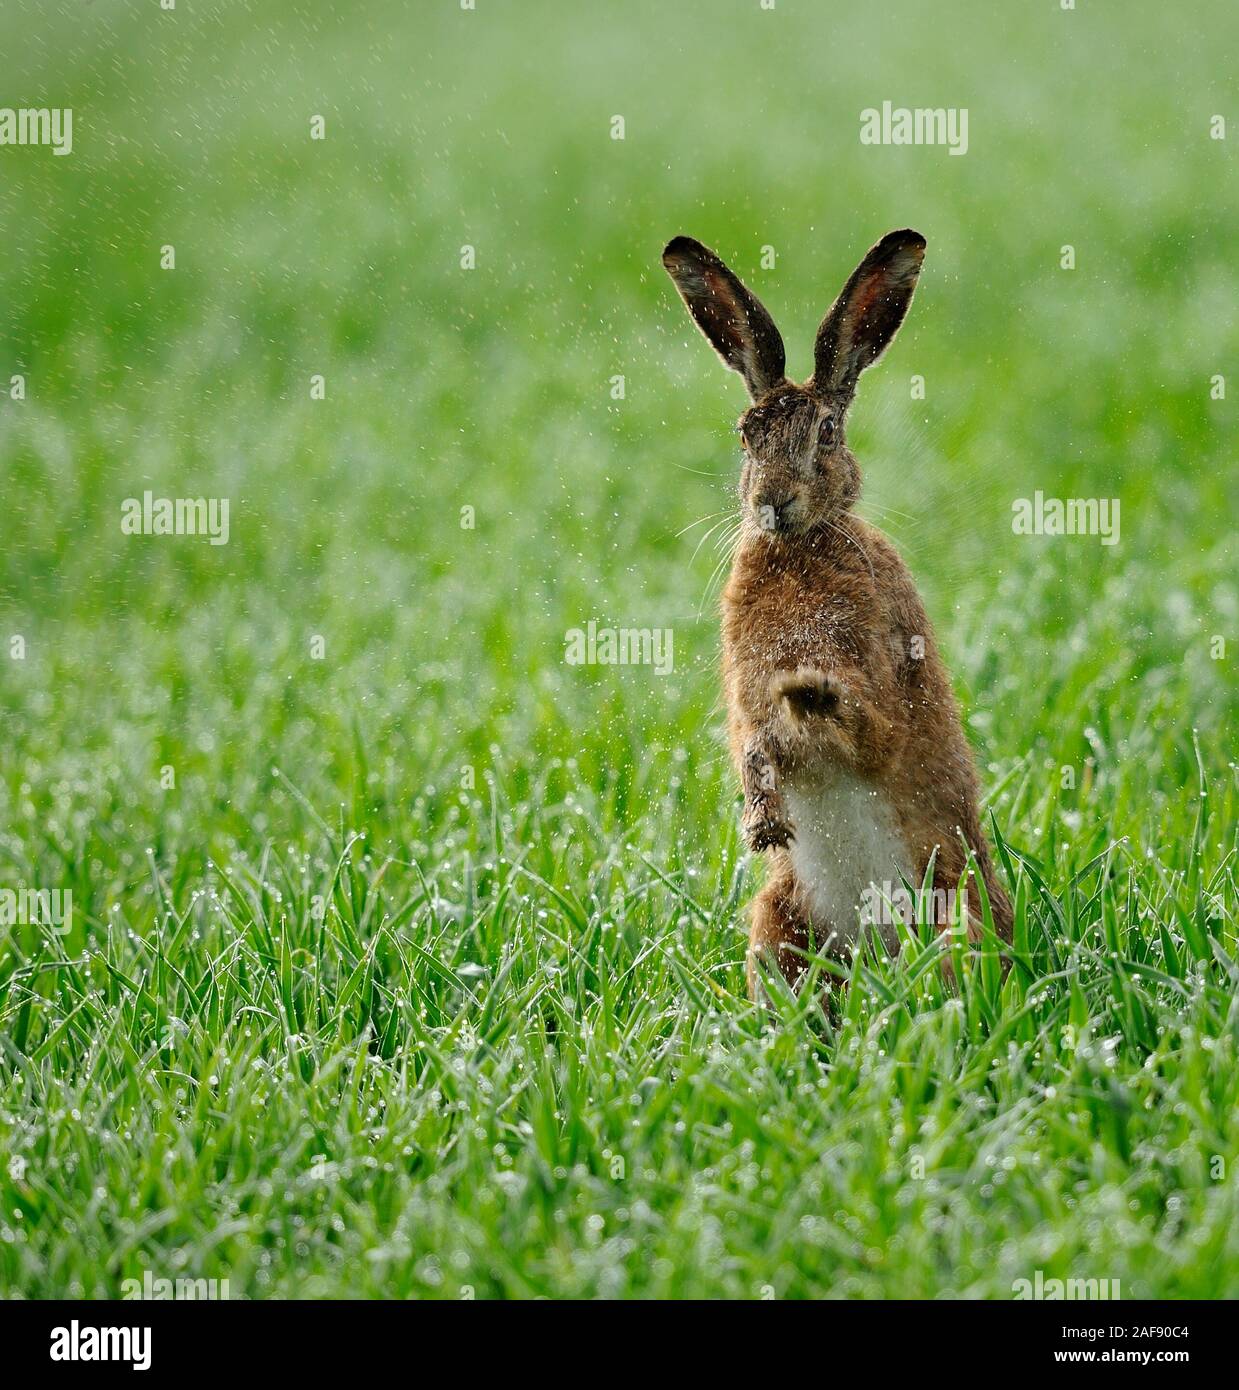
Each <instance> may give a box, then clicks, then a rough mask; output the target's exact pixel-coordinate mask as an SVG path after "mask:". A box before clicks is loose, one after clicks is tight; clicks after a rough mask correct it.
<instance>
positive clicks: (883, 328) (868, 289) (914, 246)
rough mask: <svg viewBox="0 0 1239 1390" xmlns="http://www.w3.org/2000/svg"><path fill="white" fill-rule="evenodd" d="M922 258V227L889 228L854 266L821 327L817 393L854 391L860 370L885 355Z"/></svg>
mask: <svg viewBox="0 0 1239 1390" xmlns="http://www.w3.org/2000/svg"><path fill="white" fill-rule="evenodd" d="M924 258H925V238H924V237H923V236H921V234H920V233H919V232H913V231H908V230H904V231H901V232H888V233H887V234H886V235H885V236H884V237H883V238H882V240H881V241H879V242H878V244H877V245H876V246H875V247H874V248H873V249H872V250H871V251H870V252H869V254H868V255H867V256H866V257H865V259H864V260H863V261H861V263H860V264H859V265H858V266H857V267H856V269H855V270H854V271H853V272H852V276H851V278H850V279H849V280H848V282H847V284H846V285H844V287H843V289H842V291H841V292H840V294H839V298H838V299H836V300H835V302H834V305H833V306H832V308H831V310H830V312H829V313H828V314H827V315H826V317H825V318H824V319H823V320H822V326H821V327H820V328H819V329H818V330H817V342H816V343H815V344H814V347H813V389H814V391H815V392H816V393H817V394H818V395H823V396H824V395H834V394H837V393H842V394H845V395H850V394H851V393H852V392H853V391H854V390H855V389H856V379H857V377H859V376H860V374H861V372H863V371H864V370H865V368H866V367H868V366H869V365H870V364H871V363H873V362H876V361H877V360H878V358H879V357H881V355H882V352H883V350H884V349H885V347H886V345H887V343H889V342H890V340H891V339H892V338H893V337H894V336H895V333H896V330H897V329H898V328H899V325H900V324H901V323H902V322H903V316H904V315H905V314H906V313H907V312H908V305H909V304H911V302H912V291H913V290H914V289H916V277H917V276H918V275H919V274H920V273H921V262H922V260H924Z"/></svg>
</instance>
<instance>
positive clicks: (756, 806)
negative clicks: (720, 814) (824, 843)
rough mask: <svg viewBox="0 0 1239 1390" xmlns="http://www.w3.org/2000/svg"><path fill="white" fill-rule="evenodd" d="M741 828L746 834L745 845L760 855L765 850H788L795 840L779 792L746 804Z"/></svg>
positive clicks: (767, 793) (769, 793)
mask: <svg viewBox="0 0 1239 1390" xmlns="http://www.w3.org/2000/svg"><path fill="white" fill-rule="evenodd" d="M740 828H741V829H742V830H743V832H744V842H745V844H747V845H748V847H749V849H751V850H752V851H753V853H754V854H760V853H761V851H762V850H764V849H786V848H787V846H788V844H790V842H791V841H792V840H793V839H794V838H795V832H794V831H793V830H792V827H791V825H790V824H788V821H787V818H786V814H785V812H784V810H783V799H782V797H780V796H779V795H778V793H777V792H766V793H765V794H764V795H763V796H761V797H759V798H757V799H755V800H753V801H750V802H746V803H745V807H744V818H743V820H742V821H741V823H740Z"/></svg>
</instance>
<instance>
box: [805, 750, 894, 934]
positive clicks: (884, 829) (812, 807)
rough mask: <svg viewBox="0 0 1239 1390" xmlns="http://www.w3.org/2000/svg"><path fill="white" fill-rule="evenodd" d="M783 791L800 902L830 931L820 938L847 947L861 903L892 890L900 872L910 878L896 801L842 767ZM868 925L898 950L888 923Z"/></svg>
mask: <svg viewBox="0 0 1239 1390" xmlns="http://www.w3.org/2000/svg"><path fill="white" fill-rule="evenodd" d="M784 798H785V800H786V803H787V810H788V818H789V819H790V821H791V823H792V828H793V829H794V831H795V836H796V838H795V839H794V840H793V841H792V843H791V845H790V847H789V850H790V854H791V860H792V867H793V869H794V870H795V873H796V879H797V881H798V883H799V884H800V888H801V892H802V893H803V895H804V900H805V904H806V906H807V907H808V909H809V913H810V916H811V917H812V920H813V924H814V926H815V927H817V928H819V929H820V930H822V931H825V932H830V933H833V939H831V940H829V943H827V942H826V941H823V942H821V943H820V945H821V946H822V947H824V948H826V949H833V950H839V949H841V948H846V947H850V946H852V945H853V944H854V943H855V941H856V938H857V936H858V934H859V932H860V929H861V928H860V922H861V911H862V908H863V907H864V906H865V905H866V903H870V904H872V903H873V902H875V901H878V900H879V896H880V895H882V894H884V895H885V896H886V897H887V898H889V897H890V895H891V894H892V893H894V892H897V891H898V889H899V888H900V887H901V883H902V880H901V878H900V875H901V874H903V875H904V876H905V877H906V878H908V879H909V881H910V882H911V883H912V884H913V885H914V886H915V884H916V882H917V880H916V879H915V878H914V877H913V867H912V857H911V855H910V854H909V853H908V848H907V845H906V843H905V842H904V839H903V836H902V835H901V834H900V831H899V821H898V818H897V816H896V815H895V808H894V806H893V805H892V804H891V802H890V799H889V798H888V797H887V796H886V795H885V793H884V792H882V791H880V790H879V789H878V788H877V787H875V786H874V785H873V783H872V782H867V781H865V780H864V779H863V778H860V777H857V776H856V775H855V774H853V773H851V772H846V771H844V770H843V769H839V770H838V771H837V772H835V773H833V774H832V775H831V777H830V779H829V780H828V781H827V782H826V783H825V784H823V785H821V786H815V787H814V788H813V789H812V790H808V789H796V788H792V787H786V788H784ZM870 915H871V916H872V915H873V914H870ZM877 915H878V916H879V917H883V916H890V915H892V914H889V913H879V914H877ZM875 929H876V930H878V931H879V932H880V934H881V937H882V940H883V941H885V942H886V944H887V946H888V947H889V948H890V949H891V950H897V949H898V946H899V937H898V934H897V932H896V931H895V928H894V927H893V926H891V925H879V926H877V927H876V928H875Z"/></svg>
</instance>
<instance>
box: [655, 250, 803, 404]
mask: <svg viewBox="0 0 1239 1390" xmlns="http://www.w3.org/2000/svg"><path fill="white" fill-rule="evenodd" d="M663 265H664V266H665V267H666V270H667V274H668V275H670V276H671V278H672V280H674V281H675V287H676V289H677V290H679V292H680V298H681V299H682V300H683V301H684V303H685V304H687V305H688V312H689V313H690V314H692V316H693V321H694V322H695V323H696V325H697V327H698V328H700V329H701V331H702V333H704V334H705V336H706V340H707V341H708V342H709V344H710V346H711V347H712V348H713V349H714V351H715V352H717V353H718V355H719V356H720V357H721V358H722V359H723V361H724V362H725V363H726V365H727V366H729V367H730V368H731V369H732V371H733V372H739V373H740V375H741V376H742V377H743V378H744V384H745V385H746V386H747V387H748V388H749V395H750V396H752V398H753V399H754V400H755V401H757V400H760V399H761V398H762V396H764V395H765V394H766V392H767V391H769V390H770V388H771V387H772V386H778V385H779V383H780V382H781V381H782V380H783V367H784V365H785V356H784V352H783V339H782V337H781V336H780V334H779V330H778V329H777V328H776V327H775V326H774V320H773V319H772V318H771V317H770V314H769V311H768V310H767V309H766V306H765V305H764V304H763V303H762V302H761V300H760V299H758V297H757V296H756V295H755V294H754V293H753V292H752V290H750V289H748V288H747V287H746V286H745V285H744V284H743V283H742V282H741V280H740V277H739V276H738V275H736V274H735V273H734V272H733V271H732V270H731V269H729V267H728V266H727V265H725V264H724V262H723V261H722V260H721V259H720V258H719V257H718V256H716V255H715V254H714V252H713V251H711V250H710V249H709V247H706V246H702V244H701V242H699V241H694V240H693V238H692V237H690V236H678V237H676V238H675V239H674V240H672V241H669V242H668V243H667V245H666V246H665V247H664V248H663Z"/></svg>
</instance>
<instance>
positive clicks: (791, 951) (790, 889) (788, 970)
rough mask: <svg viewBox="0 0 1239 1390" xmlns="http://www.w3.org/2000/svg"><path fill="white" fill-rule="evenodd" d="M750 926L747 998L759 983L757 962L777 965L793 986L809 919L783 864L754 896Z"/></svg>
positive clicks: (799, 970) (802, 960)
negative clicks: (751, 923) (797, 899)
mask: <svg viewBox="0 0 1239 1390" xmlns="http://www.w3.org/2000/svg"><path fill="white" fill-rule="evenodd" d="M752 913H753V926H752V930H751V931H750V933H749V951H748V981H749V998H750V999H756V998H757V994H758V990H759V989H760V987H761V972H760V970H759V968H758V962H759V961H764V962H766V963H767V964H769V965H777V966H778V968H779V969H780V970H781V971H782V972H783V976H784V978H785V979H786V980H787V982H788V984H790V985H791V986H792V988H793V989H795V987H796V985H797V983H798V982H799V980H800V976H801V975H802V974H803V973H804V969H805V965H806V961H805V958H804V956H803V955H802V954H801V952H803V951H805V950H807V949H808V946H809V923H808V920H807V918H806V917H805V916H804V914H803V912H802V911H801V910H800V907H799V906H798V904H797V903H796V895H795V880H794V879H793V878H792V874H791V868H790V865H787V864H784V865H783V866H782V868H781V869H780V870H779V871H778V872H777V873H776V874H775V876H774V877H773V878H772V879H771V880H770V882H769V883H767V884H766V886H765V887H764V888H763V889H762V890H761V892H760V893H758V895H757V897H756V898H754V899H753V908H752Z"/></svg>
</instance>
